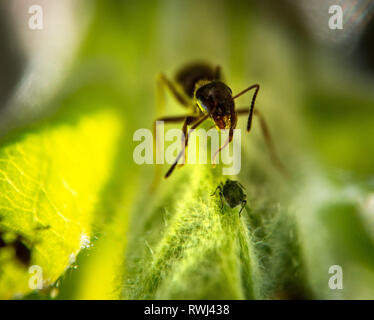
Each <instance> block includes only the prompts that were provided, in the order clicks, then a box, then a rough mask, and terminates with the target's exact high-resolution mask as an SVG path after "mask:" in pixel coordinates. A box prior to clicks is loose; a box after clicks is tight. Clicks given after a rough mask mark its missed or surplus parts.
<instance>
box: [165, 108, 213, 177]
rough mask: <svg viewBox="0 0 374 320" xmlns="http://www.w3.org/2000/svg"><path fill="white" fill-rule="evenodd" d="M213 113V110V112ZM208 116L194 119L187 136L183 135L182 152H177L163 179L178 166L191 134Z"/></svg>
mask: <svg viewBox="0 0 374 320" xmlns="http://www.w3.org/2000/svg"><path fill="white" fill-rule="evenodd" d="M213 111H214V110H213ZM210 114H211V113H208V114H206V115H203V116H201V117H200V118H197V119H196V122H194V124H193V125H192V127H191V128H190V130H189V131H188V134H186V135H185V139H184V146H183V148H182V150H181V151H180V152H179V154H178V155H177V158H176V159H175V161H174V163H173V164H172V165H171V167H170V169H169V170H168V171H167V172H166V174H165V179H166V178H168V177H169V176H170V175H171V174H172V172H173V171H174V169H175V167H176V165H177V164H178V162H179V159H180V158H181V157H182V155H183V154H184V153H185V150H186V148H187V146H188V138H189V136H190V134H191V132H192V131H193V130H194V129H196V128H197V127H198V126H199V125H200V124H201V123H202V122H204V121H205V120H206V119H208V118H209V117H210Z"/></svg>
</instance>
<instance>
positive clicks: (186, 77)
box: [175, 62, 220, 98]
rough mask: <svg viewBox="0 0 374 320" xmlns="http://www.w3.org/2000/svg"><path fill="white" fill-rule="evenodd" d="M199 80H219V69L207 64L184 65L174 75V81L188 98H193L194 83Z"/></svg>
mask: <svg viewBox="0 0 374 320" xmlns="http://www.w3.org/2000/svg"><path fill="white" fill-rule="evenodd" d="M201 80H207V81H213V80H220V72H219V69H218V68H217V67H212V66H211V65H209V64H207V63H203V62H197V63H192V64H188V65H186V66H185V67H183V68H182V69H181V70H179V72H178V73H177V74H176V75H175V81H176V82H177V83H178V84H180V85H181V86H182V88H183V90H184V92H185V94H186V95H187V96H188V97H190V98H193V95H194V91H195V85H196V83H197V82H199V81H201Z"/></svg>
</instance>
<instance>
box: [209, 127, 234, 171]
mask: <svg viewBox="0 0 374 320" xmlns="http://www.w3.org/2000/svg"><path fill="white" fill-rule="evenodd" d="M233 136H234V128H233V127H231V128H230V131H229V136H228V137H227V139H226V141H225V142H224V144H223V145H221V146H220V147H219V149H218V150H217V151H216V152H215V153H214V156H213V163H212V165H213V167H215V165H216V158H217V155H218V154H219V153H220V152H221V151H222V150H223V149H224V148H225V147H226V146H228V145H229V143H230V142H231V141H232V138H233Z"/></svg>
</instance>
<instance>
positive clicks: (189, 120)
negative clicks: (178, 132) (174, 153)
mask: <svg viewBox="0 0 374 320" xmlns="http://www.w3.org/2000/svg"><path fill="white" fill-rule="evenodd" d="M197 119H198V117H194V116H188V117H186V119H185V121H184V124H183V128H182V131H183V133H182V140H181V141H182V150H183V161H182V163H181V164H180V166H183V165H184V164H185V163H186V150H185V149H186V148H185V146H186V141H185V139H186V137H187V130H188V126H189V125H191V124H192V123H193V122H194V121H196V120H197ZM187 139H188V138H187Z"/></svg>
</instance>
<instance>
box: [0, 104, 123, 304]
mask: <svg viewBox="0 0 374 320" xmlns="http://www.w3.org/2000/svg"><path fill="white" fill-rule="evenodd" d="M119 133H120V123H119V120H118V117H117V116H116V113H115V112H114V111H113V110H107V111H100V110H98V111H96V112H93V113H90V114H87V115H84V116H81V117H78V118H76V119H73V120H71V121H67V122H65V121H49V122H48V123H45V124H42V125H40V127H39V128H36V129H33V130H31V131H28V132H26V133H19V134H18V135H17V136H15V137H13V138H12V139H11V140H8V141H6V142H5V143H3V145H2V147H1V149H0V231H1V237H2V240H3V241H4V246H3V247H2V249H1V250H0V265H1V271H0V298H10V297H12V296H14V295H16V294H24V293H27V292H28V291H30V290H31V289H30V288H29V279H30V276H31V274H29V273H28V267H29V266H30V265H38V266H40V267H41V268H42V271H43V281H44V286H47V285H49V284H51V283H53V282H55V281H56V279H58V277H60V276H61V274H62V273H63V272H64V271H65V270H66V269H67V268H68V267H69V266H71V265H72V263H74V261H75V258H76V256H77V254H78V253H79V251H80V250H81V249H82V248H84V247H87V246H88V245H89V243H90V237H91V234H92V229H91V223H92V220H93V217H94V213H95V209H96V205H97V203H98V198H99V195H100V192H101V190H102V188H103V185H104V184H105V183H106V181H107V179H108V175H109V173H110V167H111V162H112V160H113V157H114V152H115V147H116V142H117V139H118V136H119ZM17 239H18V240H19V241H20V242H21V243H22V246H24V247H26V248H27V249H25V250H26V251H29V254H30V259H29V261H27V259H26V260H24V261H22V257H20V256H19V255H17V252H16V250H15V243H16V240H17ZM25 254H26V255H27V252H26V253H25Z"/></svg>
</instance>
